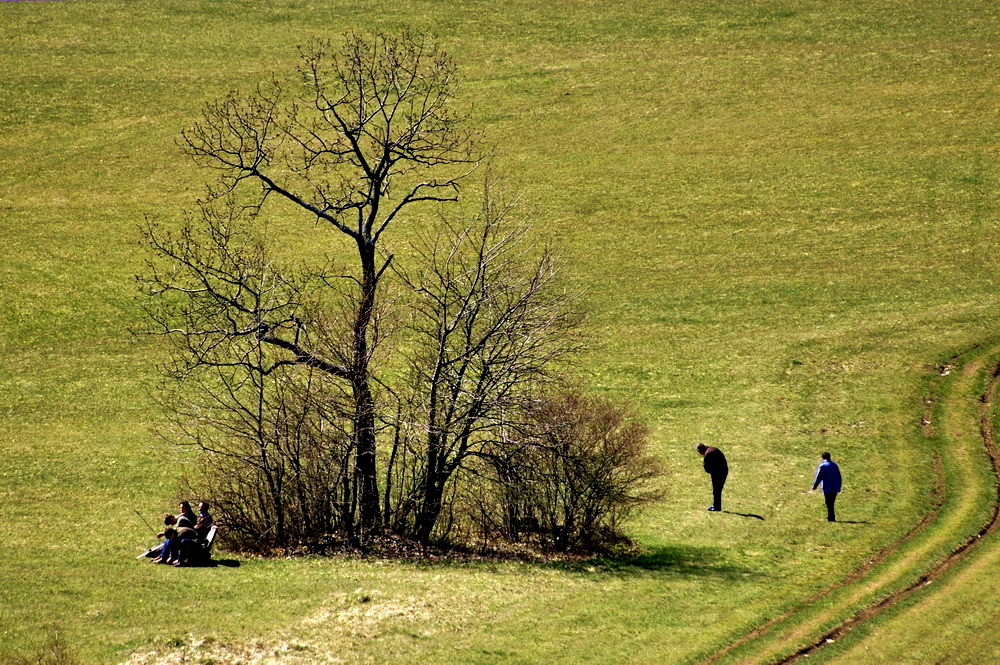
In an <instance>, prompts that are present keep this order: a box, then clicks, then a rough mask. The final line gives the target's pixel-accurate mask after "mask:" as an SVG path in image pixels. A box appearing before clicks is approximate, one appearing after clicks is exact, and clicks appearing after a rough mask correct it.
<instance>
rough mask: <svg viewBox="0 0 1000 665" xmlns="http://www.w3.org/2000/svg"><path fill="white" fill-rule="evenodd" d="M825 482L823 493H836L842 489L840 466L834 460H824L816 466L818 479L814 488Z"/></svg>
mask: <svg viewBox="0 0 1000 665" xmlns="http://www.w3.org/2000/svg"><path fill="white" fill-rule="evenodd" d="M820 483H823V494H835V493H837V492H839V491H840V484H841V479H840V467H839V466H837V463H836V462H834V461H833V460H823V462H822V463H821V464H820V465H819V467H817V468H816V481H815V482H814V483H813V489H816V488H817V487H819V484H820Z"/></svg>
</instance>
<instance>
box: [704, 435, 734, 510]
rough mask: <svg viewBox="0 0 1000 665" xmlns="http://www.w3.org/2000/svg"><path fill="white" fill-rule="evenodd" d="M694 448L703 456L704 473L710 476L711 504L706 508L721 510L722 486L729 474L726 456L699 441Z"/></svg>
mask: <svg viewBox="0 0 1000 665" xmlns="http://www.w3.org/2000/svg"><path fill="white" fill-rule="evenodd" d="M696 450H697V451H698V454H699V455H701V456H702V457H704V458H705V473H707V474H708V475H710V476H712V505H711V506H709V507H708V509H709V510H711V511H712V512H721V511H722V488H723V487H724V486H725V485H726V476H728V475H729V464H728V463H727V462H726V456H725V455H723V454H722V451H721V450H719V449H718V448H715V447H712V446H706V445H705V444H704V443H699V444H698V448H697V449H696Z"/></svg>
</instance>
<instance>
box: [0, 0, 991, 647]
mask: <svg viewBox="0 0 1000 665" xmlns="http://www.w3.org/2000/svg"><path fill="white" fill-rule="evenodd" d="M998 25H1000V10H998V8H997V6H996V4H995V3H990V2H948V3H945V2H915V1H914V2H902V1H901V2H891V3H890V2H885V3H848V2H705V1H694V0H691V1H682V2H669V3H667V2H662V3H657V2H648V3H646V2H637V3H624V4H623V3H615V2H600V1H598V2H551V3H543V6H542V7H539V6H538V3H534V2H505V3H486V2H426V1H424V2H419V1H402V2H396V3H391V4H390V5H386V4H385V3H375V2H368V3H364V2H352V3H347V2H329V3H328V2H308V1H291V0H289V1H285V2H271V3H266V4H254V3H241V2H230V1H218V2H185V3H181V2H169V3H152V2H148V3H147V2H129V3H113V2H103V1H100V0H95V1H94V2H75V1H66V2H3V3H0V71H2V72H3V73H4V74H3V78H2V81H3V82H2V84H0V137H2V138H0V224H2V226H0V229H2V234H3V236H2V239H3V241H4V247H5V249H6V251H5V257H6V260H5V261H3V262H2V263H0V293H2V297H3V304H4V306H3V308H2V309H0V358H2V361H0V459H2V460H3V462H2V463H0V655H2V656H3V657H7V658H10V657H14V656H17V655H27V654H31V653H33V652H34V651H35V650H36V649H38V648H40V646H41V645H43V644H44V643H45V642H46V641H48V640H50V639H51V638H52V636H53V635H56V634H59V635H61V636H62V639H63V640H64V641H65V642H66V644H67V646H68V648H69V650H70V651H71V652H72V653H73V654H75V655H76V656H77V657H78V658H79V659H80V660H81V661H82V662H84V663H116V662H121V661H124V660H126V659H127V658H129V657H130V655H133V654H138V655H137V656H136V658H137V659H138V660H141V659H142V658H145V656H143V654H149V653H151V652H152V653H156V654H159V655H160V656H162V655H163V654H169V653H171V652H184V651H185V650H187V652H189V653H191V654H201V655H202V656H205V657H206V658H207V657H208V656H206V655H205V654H208V653H209V652H210V651H211V650H212V649H216V650H218V651H219V653H222V654H225V653H228V654H230V655H232V654H236V653H239V652H241V650H242V651H245V652H246V653H247V654H250V652H251V651H253V649H257V651H258V652H260V651H268V650H271V651H274V650H278V651H279V652H280V653H281V656H280V657H281V658H282V659H284V661H285V662H322V661H321V658H327V657H328V659H329V660H330V661H331V662H335V659H336V658H342V659H343V660H346V661H347V662H385V661H386V660H389V659H390V658H393V659H395V660H396V661H397V662H415V661H421V662H426V663H451V662H480V663H500V662H502V663H537V662H549V663H553V662H566V663H580V662H592V663H609V662H636V663H645V662H660V663H662V662H670V663H683V662H698V661H699V660H701V659H704V658H708V657H709V656H710V655H711V654H713V653H715V652H716V650H718V649H719V648H721V647H724V646H725V645H727V644H730V643H732V642H733V641H735V640H737V639H739V638H740V637H742V636H743V635H745V634H747V633H748V632H749V631H750V630H752V629H754V628H755V627H757V626H759V625H761V624H762V623H763V622H765V621H767V620H768V619H770V618H772V617H774V616H776V615H779V614H781V613H783V612H786V611H789V610H791V609H793V608H795V607H797V606H798V605H799V604H800V603H801V601H802V599H804V598H807V597H809V596H810V595H811V594H812V593H813V592H815V591H816V590H817V589H818V588H819V587H822V586H824V585H826V584H830V583H832V582H834V581H836V580H838V579H842V578H843V577H844V576H846V575H847V574H848V573H849V572H850V571H852V570H854V569H855V568H856V567H857V566H858V565H859V564H860V563H861V562H863V561H864V560H865V559H866V558H867V557H869V556H870V555H871V554H873V553H875V552H877V551H879V550H880V549H881V548H882V547H883V546H885V545H886V544H887V543H892V542H894V541H895V540H897V539H899V538H901V537H902V536H903V535H904V534H906V533H907V532H908V531H909V530H910V529H912V528H913V527H914V525H915V524H917V523H918V522H919V521H920V520H921V519H922V517H923V516H924V515H925V514H927V512H928V511H929V510H930V509H931V508H932V504H933V502H934V499H933V492H932V489H933V485H934V482H935V481H934V473H933V469H932V463H931V459H932V456H931V454H932V452H933V450H934V443H933V442H932V441H929V440H928V439H927V438H926V437H924V436H923V435H922V433H921V430H920V426H919V419H920V415H921V398H922V396H923V395H924V394H925V392H926V390H927V385H928V382H929V381H930V380H931V377H933V375H934V371H933V368H934V366H935V365H936V364H937V363H939V362H942V361H943V360H945V359H947V358H949V357H950V356H952V355H953V354H954V353H956V352H958V351H961V350H963V349H966V348H968V347H970V346H972V345H974V344H976V343H979V342H981V341H982V340H984V339H990V338H993V337H995V336H996V334H997V331H998V323H1000V311H998V304H1000V290H998V286H1000V285H998V276H1000V271H998V264H997V256H1000V235H998V233H997V231H998V223H1000V215H998V213H997V209H998V204H1000V196H998V192H1000V187H998V185H1000V167H998V162H997V159H996V151H997V142H998V129H997V128H998V126H1000V125H998V108H1000V103H998V101H1000V95H998V80H1000V77H998V73H1000V67H998V63H997V54H996V46H997V43H998V39H997V38H998V28H997V26H998ZM404 26H411V27H416V28H421V29H428V30H432V31H434V32H436V33H437V34H438V35H440V36H441V38H442V40H443V42H444V43H445V45H446V46H447V48H448V50H449V51H450V52H451V53H452V54H453V55H454V57H455V59H456V60H457V62H458V63H459V65H460V67H461V72H462V74H463V76H464V78H465V80H466V83H465V88H464V95H465V100H466V101H467V102H468V103H469V104H470V105H471V108H472V109H473V110H472V119H471V122H473V123H474V124H475V125H477V126H479V127H482V128H483V130H484V131H486V132H487V133H488V135H490V136H492V137H493V138H494V139H495V140H496V142H497V143H498V145H499V151H500V154H499V161H500V162H501V163H502V164H504V165H505V166H506V167H507V169H508V170H509V171H510V173H511V174H512V175H513V177H514V178H515V179H516V180H517V181H518V182H519V183H520V185H521V187H522V188H523V189H524V190H525V191H526V192H527V194H528V197H529V198H530V199H531V200H533V201H535V202H537V203H538V204H539V205H540V207H541V208H542V211H543V214H542V215H541V217H540V219H539V221H538V225H537V226H538V232H539V233H540V234H541V236H542V237H543V238H544V239H545V240H548V241H551V242H553V243H555V244H556V245H557V246H558V247H559V249H560V252H561V253H562V255H563V256H564V258H565V260H566V263H567V274H568V275H569V277H570V279H571V280H572V281H573V282H574V283H575V284H577V285H579V286H580V287H582V288H584V289H585V296H584V299H585V303H586V305H587V307H588V308H589V309H590V311H591V316H590V319H589V323H588V325H589V328H590V333H591V334H592V337H593V340H594V348H593V350H592V352H591V353H590V354H589V355H588V357H587V358H586V361H585V363H584V365H583V367H582V368H581V371H582V372H583V373H584V374H585V375H586V377H587V378H588V380H589V381H591V382H592V383H593V384H594V385H595V386H596V387H597V389H599V390H601V391H604V392H606V393H609V394H613V395H619V396H622V397H628V398H630V399H632V400H634V402H635V403H636V405H637V406H638V408H639V409H640V410H641V411H642V413H643V414H644V416H645V417H647V418H648V419H649V421H650V423H651V424H652V425H653V427H654V431H655V436H654V443H655V446H656V450H657V453H658V454H659V455H661V456H662V458H663V460H664V462H665V464H666V466H667V468H668V469H669V471H670V477H669V479H668V490H669V494H668V498H667V500H666V501H664V502H663V503H662V504H661V505H659V506H658V507H656V508H655V509H654V510H651V511H649V512H648V513H646V514H645V515H644V516H642V518H640V519H639V520H638V521H637V522H636V523H635V524H634V525H633V526H632V533H633V534H634V535H635V536H636V537H637V538H639V539H640V540H641V541H642V543H643V544H644V545H645V546H646V547H647V548H648V550H649V554H648V556H646V557H645V558H644V559H642V560H640V561H637V562H633V563H631V564H628V565H618V564H602V563H601V562H594V563H593V565H591V564H586V565H582V566H572V567H564V566H528V565H521V564H505V565H471V564H470V565H410V564H397V563H389V562H379V561H370V562H358V561H353V562H344V561H330V560H314V559H307V560H301V559H299V560H289V561H260V560H242V561H241V565H240V566H239V567H238V568H216V569H190V570H162V569H161V567H154V566H149V565H145V564H144V563H142V562H136V561H135V560H134V559H133V558H132V557H133V556H134V555H135V553H137V551H139V550H140V549H141V548H142V547H144V546H145V545H146V544H147V543H148V542H149V540H150V538H149V532H148V530H147V529H146V527H145V526H144V525H143V524H142V522H141V521H140V520H139V518H138V517H137V516H136V515H135V513H134V512H133V510H139V511H140V512H141V513H142V514H144V515H148V516H153V515H155V514H156V513H158V512H162V511H164V510H167V509H170V508H172V507H173V505H174V503H175V499H176V497H177V486H178V482H177V481H178V477H179V475H180V474H181V473H182V472H183V470H184V468H185V465H186V463H187V458H186V457H185V455H183V454H181V453H178V452H176V451H174V450H171V449H169V448H166V447H164V446H162V445H161V444H159V443H157V442H156V441H155V439H154V438H153V437H152V436H151V435H150V433H149V430H150V426H151V425H152V424H154V423H155V422H156V420H157V418H158V417H159V414H158V413H157V411H156V408H155V406H154V403H153V400H152V399H151V397H150V395H149V391H150V390H151V389H152V387H153V385H154V384H155V376H156V375H155V371H154V367H153V365H154V364H155V362H156V359H157V357H158V354H159V351H158V349H157V348H156V346H155V344H153V343H152V342H149V341H147V340H137V339H135V338H133V337H131V336H130V335H129V334H128V329H129V327H130V326H136V325H139V324H140V323H141V322H140V319H139V314H138V308H137V306H136V303H135V299H134V293H135V289H134V285H133V283H132V275H133V274H134V273H135V272H136V271H137V270H138V267H139V263H140V261H141V256H140V254H139V250H138V246H137V242H136V240H137V233H136V231H135V224H136V222H137V221H139V220H141V218H142V216H143V215H144V214H153V215H158V216H160V217H161V218H163V219H164V220H166V221H167V222H169V221H170V220H176V219H178V218H179V215H180V211H181V210H182V209H183V208H184V207H185V206H186V205H189V203H190V202H191V200H192V198H193V197H194V196H196V195H197V194H198V193H199V191H200V187H201V186H202V182H203V174H201V173H198V172H197V171H196V170H194V168H193V167H192V165H191V164H190V163H189V162H188V161H187V160H186V159H185V158H183V157H182V156H181V154H180V152H179V150H178V149H177V147H176V145H175V143H174V142H175V139H176V138H177V136H178V133H179V131H180V130H181V129H183V128H185V127H187V126H188V125H190V124H191V123H192V122H193V121H194V119H195V118H196V116H197V114H198V111H199V108H200V106H201V105H202V104H203V103H204V102H206V101H208V100H210V99H212V98H214V97H216V96H219V95H221V94H224V93H225V92H226V91H227V90H228V89H230V88H232V87H238V86H248V85H252V84H253V83H254V82H255V81H257V80H259V79H260V78H261V77H263V76H265V75H267V74H268V73H269V72H272V71H284V70H287V69H288V68H289V67H290V66H291V65H292V64H293V61H294V58H295V49H294V46H295V45H296V44H298V43H300V42H303V41H305V40H306V39H308V38H310V37H314V36H328V37H334V38H335V37H337V36H338V35H339V34H341V33H342V32H344V31H345V30H348V29H351V28H359V29H361V30H372V29H375V28H382V29H390V30H395V29H400V28H402V27H404ZM282 215H284V213H280V214H279V216H278V218H277V219H276V220H275V222H274V223H275V224H276V225H277V226H278V227H279V228H281V229H284V230H285V232H286V233H288V234H289V235H288V240H287V242H288V244H289V246H292V247H303V248H314V247H316V246H322V247H326V243H329V244H330V248H331V251H336V246H335V243H338V242H340V240H339V239H338V238H336V237H335V236H333V235H322V234H317V231H316V229H315V227H314V226H313V225H312V223H311V220H307V219H304V220H298V219H295V218H293V217H290V216H282ZM413 223H419V220H416V221H415V222H413ZM400 233H405V227H402V228H401V231H400ZM397 237H398V236H397ZM397 241H398V240H397ZM699 441H706V442H710V443H714V444H717V445H719V446H720V447H722V448H723V449H724V450H725V451H726V453H727V456H728V457H729V459H730V464H731V466H732V474H731V476H730V483H729V485H728V487H727V507H728V509H729V510H731V511H734V512H733V513H730V514H722V515H711V514H708V513H706V512H705V510H704V508H705V506H707V505H708V503H709V501H710V491H709V490H710V485H709V483H708V479H707V476H705V474H703V473H702V472H701V470H700V458H698V457H697V455H696V454H695V453H694V452H693V450H692V448H693V445H694V444H695V443H696V442H699ZM822 450H831V451H832V452H833V454H834V458H835V459H837V460H838V461H840V462H841V466H842V468H843V470H844V473H845V480H846V483H847V485H846V491H845V493H844V495H843V496H842V498H841V499H840V510H841V513H842V516H843V518H844V519H845V520H849V521H850V522H852V523H842V524H837V525H829V524H827V523H826V522H825V521H823V520H822V517H823V506H822V498H821V497H819V496H817V495H807V494H805V493H804V490H805V489H807V488H808V486H809V483H810V481H811V477H812V472H813V469H814V468H815V464H816V462H817V461H818V457H819V452H821V451H822ZM983 511H985V508H983V509H982V510H980V513H982V512H983ZM735 513H744V514H756V515H760V516H762V517H764V520H763V521H761V520H758V519H754V518H751V517H745V516H741V515H738V514H735ZM980 513H977V514H973V515H971V516H970V517H968V518H967V519H968V524H974V523H975V522H976V520H978V519H981V517H982V515H981V514H980ZM963 524H965V523H963ZM941 547H942V548H946V546H945V545H941ZM982 556H983V558H982V559H977V561H976V562H974V563H973V564H972V567H971V568H970V570H969V572H968V573H967V574H966V577H968V578H969V579H970V580H972V582H970V584H974V583H975V580H977V579H981V574H982V573H981V572H980V571H979V568H976V566H979V567H982V568H985V567H987V566H988V562H989V561H990V560H991V559H989V558H988V555H982ZM993 556H994V557H995V553H994V554H993ZM956 575H957V574H956ZM899 583H900V582H890V584H899ZM948 602H954V601H945V600H942V601H941V602H939V603H938V604H937V606H938V607H940V608H941V609H940V611H941V612H943V613H947V612H949V611H952V610H951V609H950V606H949V605H948ZM977 602H982V603H983V604H986V606H987V608H989V606H990V604H992V605H993V606H994V607H995V606H996V603H997V601H996V600H995V599H994V598H993V597H992V596H990V597H988V598H985V599H983V600H982V601H978V600H977ZM995 612H996V611H995V610H994V611H993V615H992V616H995ZM946 615H947V614H944V616H946ZM831 616H832V615H831ZM977 616H980V617H982V616H983V615H977ZM985 616H990V612H989V611H986V612H985ZM831 620H832V619H831ZM980 620H981V619H980ZM899 625H900V624H899V621H897V622H896V623H891V622H890V623H888V624H887V625H886V627H885V628H884V630H885V631H887V633H886V634H888V635H894V634H895V633H893V632H892V631H898V630H899ZM978 625H981V624H977V623H976V622H975V621H970V622H967V624H966V625H964V626H963V625H958V626H956V628H955V631H957V633H956V634H955V635H953V636H952V637H951V638H950V640H951V641H950V643H952V644H958V645H961V644H963V643H971V642H974V641H975V640H970V639H969V636H971V635H978V637H977V640H978V642H977V644H980V646H978V647H977V649H978V651H976V652H975V653H978V654H988V653H995V650H996V649H997V644H1000V642H995V641H994V642H991V641H990V638H989V637H988V636H983V635H981V634H979V633H977V631H978V630H979V628H978ZM962 631H965V632H962ZM205 638H210V639H211V640H213V642H210V643H207V644H201V646H199V647H197V648H196V647H192V646H191V644H192V640H194V642H198V643H200V641H201V640H204V639H205ZM983 642H986V644H981V643H983ZM254 643H256V644H257V645H258V646H257V647H253V646H252V645H253V644H254ZM991 649H992V650H993V651H991ZM282 650H283V651H282ZM970 653H971V652H970ZM160 656H152V657H149V658H148V660H149V662H154V661H155V660H156V659H157V658H158V657H160ZM140 657H141V658H140ZM216 657H217V658H219V659H221V658H222V657H221V656H216ZM247 658H250V656H249V655H248V656H247ZM970 658H971V659H972V660H975V658H974V657H973V656H970ZM2 660H3V658H0V661H2ZM237 662H239V661H237ZM849 662H850V661H849ZM959 662H961V660H959Z"/></svg>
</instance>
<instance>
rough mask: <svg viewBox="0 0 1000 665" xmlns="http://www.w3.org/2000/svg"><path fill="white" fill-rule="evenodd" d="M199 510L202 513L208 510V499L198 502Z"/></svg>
mask: <svg viewBox="0 0 1000 665" xmlns="http://www.w3.org/2000/svg"><path fill="white" fill-rule="evenodd" d="M198 512H199V513H202V514H204V513H207V512H208V501H201V502H199V503H198Z"/></svg>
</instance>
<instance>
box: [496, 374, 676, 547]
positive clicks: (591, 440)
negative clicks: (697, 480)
mask: <svg viewBox="0 0 1000 665" xmlns="http://www.w3.org/2000/svg"><path fill="white" fill-rule="evenodd" d="M527 420H528V424H527V427H525V428H524V429H523V430H521V431H514V432H512V434H511V435H512V439H511V440H508V441H505V442H504V445H503V446H501V447H499V448H495V449H494V450H493V451H492V454H491V455H490V457H489V459H490V462H491V467H492V471H493V474H494V475H493V490H494V491H493V493H492V495H491V496H492V497H493V498H494V499H495V501H496V503H497V504H498V506H499V508H500V509H499V510H487V509H484V510H483V511H482V514H483V516H484V517H486V516H488V515H491V516H492V519H491V520H490V521H488V522H483V523H482V526H483V528H484V529H489V530H493V531H495V532H496V533H498V534H500V535H501V536H502V537H503V538H505V539H507V540H521V539H525V538H528V539H531V538H534V539H535V540H537V541H539V542H541V544H543V545H545V546H548V547H552V548H554V549H556V550H559V551H566V550H594V549H598V548H600V547H601V546H603V545H606V544H608V543H612V542H614V541H616V540H618V539H619V538H620V537H621V527H622V524H623V522H624V520H625V519H626V518H628V517H629V516H630V515H632V514H633V513H634V512H635V511H636V510H637V509H639V508H641V507H642V506H644V505H646V504H648V503H650V502H652V501H655V500H657V499H658V498H659V497H660V496H661V492H660V490H659V489H658V488H657V483H656V481H657V479H658V477H659V476H661V474H662V471H661V468H660V465H659V463H658V461H657V459H656V458H655V457H653V456H652V455H651V454H650V453H649V445H648V440H649V430H648V428H647V427H646V426H645V425H644V424H642V423H640V422H638V421H637V420H636V419H635V417H634V415H632V414H630V413H629V412H628V411H627V410H626V409H625V408H623V407H621V406H619V405H616V404H614V403H612V402H611V401H609V400H606V399H601V398H597V397H588V396H585V395H583V394H581V393H580V392H578V391H575V390H569V389H563V390H561V391H559V392H556V393H554V394H551V395H549V396H547V397H544V398H543V399H540V400H539V401H538V402H536V403H535V404H534V405H532V407H531V408H530V410H529V413H528V419H527Z"/></svg>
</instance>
